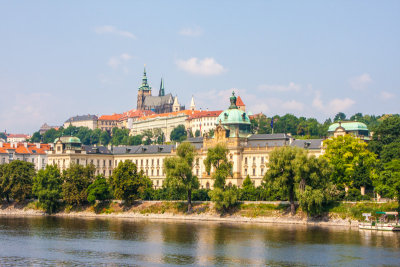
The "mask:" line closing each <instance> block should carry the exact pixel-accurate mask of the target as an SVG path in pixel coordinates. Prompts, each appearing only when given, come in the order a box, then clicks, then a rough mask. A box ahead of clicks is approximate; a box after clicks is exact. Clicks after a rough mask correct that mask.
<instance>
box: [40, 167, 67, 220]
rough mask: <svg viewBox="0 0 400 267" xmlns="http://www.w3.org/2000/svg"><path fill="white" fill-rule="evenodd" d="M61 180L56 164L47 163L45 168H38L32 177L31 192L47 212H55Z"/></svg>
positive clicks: (59, 194)
mask: <svg viewBox="0 0 400 267" xmlns="http://www.w3.org/2000/svg"><path fill="white" fill-rule="evenodd" d="M62 182H63V181H62V179H61V174H60V171H59V170H58V168H57V166H56V165H47V166H46V169H44V170H39V171H38V173H37V175H36V176H35V177H34V178H33V193H34V195H36V196H37V197H38V200H39V203H40V204H41V206H42V207H43V208H44V209H45V210H46V212H47V213H49V214H51V213H53V212H55V211H56V209H57V207H58V205H59V200H60V199H61V192H62V186H61V185H62Z"/></svg>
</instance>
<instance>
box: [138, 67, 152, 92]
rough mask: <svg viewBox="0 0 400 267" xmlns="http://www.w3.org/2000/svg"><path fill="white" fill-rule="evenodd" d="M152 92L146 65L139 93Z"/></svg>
mask: <svg viewBox="0 0 400 267" xmlns="http://www.w3.org/2000/svg"><path fill="white" fill-rule="evenodd" d="M141 90H142V91H150V90H151V87H150V86H149V84H148V82H147V75H146V65H144V70H143V78H142V86H140V87H139V91H141Z"/></svg>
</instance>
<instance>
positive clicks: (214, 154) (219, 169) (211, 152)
mask: <svg viewBox="0 0 400 267" xmlns="http://www.w3.org/2000/svg"><path fill="white" fill-rule="evenodd" d="M228 153H229V150H228V148H227V147H226V146H225V145H224V144H217V145H216V146H215V147H212V148H209V149H208V151H207V157H206V158H205V159H204V166H205V167H206V171H207V173H211V171H212V170H211V168H212V167H213V168H214V172H213V174H212V175H211V177H212V178H213V179H214V188H221V189H224V187H225V180H226V177H228V176H229V175H230V174H231V172H232V163H231V162H229V161H228V157H227V156H228Z"/></svg>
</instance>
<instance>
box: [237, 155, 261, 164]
mask: <svg viewBox="0 0 400 267" xmlns="http://www.w3.org/2000/svg"><path fill="white" fill-rule="evenodd" d="M231 155H232V154H231ZM231 159H232V156H231ZM250 159H251V157H249V159H248V158H247V157H245V158H244V164H245V165H247V164H248V162H249V161H250ZM256 163H257V161H256V157H253V164H256ZM264 163H265V161H264V157H261V164H264Z"/></svg>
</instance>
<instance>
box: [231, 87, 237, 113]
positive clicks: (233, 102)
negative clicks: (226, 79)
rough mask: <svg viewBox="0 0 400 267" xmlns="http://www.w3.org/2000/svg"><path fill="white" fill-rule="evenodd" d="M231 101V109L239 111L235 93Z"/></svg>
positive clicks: (233, 92)
mask: <svg viewBox="0 0 400 267" xmlns="http://www.w3.org/2000/svg"><path fill="white" fill-rule="evenodd" d="M229 100H230V101H231V105H230V106H229V109H237V108H238V107H237V106H236V96H235V91H232V96H231V97H230V99H229Z"/></svg>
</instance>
